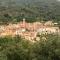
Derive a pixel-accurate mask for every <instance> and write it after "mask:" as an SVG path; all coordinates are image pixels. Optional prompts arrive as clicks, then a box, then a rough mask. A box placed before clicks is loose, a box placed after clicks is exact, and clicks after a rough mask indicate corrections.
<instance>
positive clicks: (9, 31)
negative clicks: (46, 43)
mask: <svg viewBox="0 0 60 60" xmlns="http://www.w3.org/2000/svg"><path fill="white" fill-rule="evenodd" d="M54 24H57V23H52V21H48V22H45V23H41V22H33V23H27V22H26V21H25V19H23V21H21V22H19V23H17V24H9V25H7V26H5V25H1V26H0V37H2V36H3V37H4V36H12V37H14V36H16V35H19V36H21V37H22V38H24V39H27V40H30V41H32V40H34V39H37V38H38V37H37V34H38V33H39V35H41V34H56V33H59V27H55V26H54Z"/></svg>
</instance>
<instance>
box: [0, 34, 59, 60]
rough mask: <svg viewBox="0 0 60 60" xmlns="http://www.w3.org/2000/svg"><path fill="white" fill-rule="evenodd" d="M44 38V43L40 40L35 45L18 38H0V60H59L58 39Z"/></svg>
mask: <svg viewBox="0 0 60 60" xmlns="http://www.w3.org/2000/svg"><path fill="white" fill-rule="evenodd" d="M42 37H43V36H40V38H42ZM45 37H46V39H47V40H46V41H44V40H43V39H41V40H40V41H39V42H36V43H30V42H29V41H27V40H24V39H21V38H20V37H19V36H16V37H14V38H11V37H5V38H0V60H60V37H59V36H58V35H47V36H45Z"/></svg>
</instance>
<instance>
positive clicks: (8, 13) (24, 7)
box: [0, 0, 60, 23]
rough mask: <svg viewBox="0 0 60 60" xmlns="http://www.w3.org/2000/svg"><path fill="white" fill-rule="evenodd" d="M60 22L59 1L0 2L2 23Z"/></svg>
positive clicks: (0, 19)
mask: <svg viewBox="0 0 60 60" xmlns="http://www.w3.org/2000/svg"><path fill="white" fill-rule="evenodd" d="M23 18H26V20H27V21H28V22H34V21H41V20H44V21H48V20H53V21H56V22H59V21H60V2H58V1H57V0H0V21H3V22H5V23H6V22H19V21H21V20H22V19H23Z"/></svg>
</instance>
